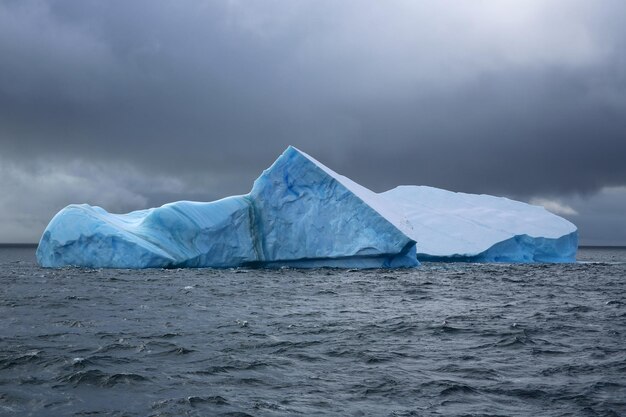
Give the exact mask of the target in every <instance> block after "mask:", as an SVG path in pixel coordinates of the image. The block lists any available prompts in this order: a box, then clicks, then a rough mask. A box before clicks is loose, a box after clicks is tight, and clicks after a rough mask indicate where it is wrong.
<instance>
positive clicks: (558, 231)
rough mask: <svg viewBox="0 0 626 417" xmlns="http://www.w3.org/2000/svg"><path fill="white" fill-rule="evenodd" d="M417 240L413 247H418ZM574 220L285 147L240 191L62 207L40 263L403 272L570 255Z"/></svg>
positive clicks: (564, 258)
mask: <svg viewBox="0 0 626 417" xmlns="http://www.w3.org/2000/svg"><path fill="white" fill-rule="evenodd" d="M416 242H417V244H416ZM576 247H577V231H576V227H575V226H574V225H572V224H571V223H569V222H568V221H566V220H564V219H562V218H560V217H558V216H556V215H554V214H551V213H549V212H547V211H545V210H544V209H543V208H540V207H534V206H530V205H528V204H524V203H520V202H516V201H512V200H507V199H503V198H497V197H491V196H484V195H480V196H479V195H471V194H460V193H453V192H449V191H445V190H439V189H436V188H430V187H398V188H395V189H393V190H390V191H387V192H385V193H380V194H377V193H374V192H372V191H370V190H368V189H367V188H365V187H362V186H360V185H359V184H357V183H355V182H353V181H351V180H350V179H348V178H346V177H344V176H341V175H339V174H337V173H335V172H334V171H332V170H331V169H329V168H328V167H326V166H324V165H323V164H321V163H320V162H318V161H316V160H315V159H314V158H312V157H310V156H309V155H307V154H305V153H304V152H301V151H299V150H298V149H296V148H293V147H289V148H287V150H286V151H285V152H284V153H283V154H282V155H281V156H280V157H279V158H278V159H277V160H276V161H275V162H274V164H273V165H272V166H271V167H270V168H268V169H267V170H265V171H264V172H263V174H262V175H261V176H260V177H259V178H258V179H257V180H256V181H255V182H254V186H253V188H252V191H251V192H250V193H249V194H246V195H242V196H234V197H228V198H224V199H222V200H218V201H214V202H210V203H201V202H189V201H180V202H176V203H170V204H166V205H164V206H162V207H158V208H153V209H147V210H139V211H134V212H131V213H128V214H111V213H108V212H106V211H105V210H104V209H102V208H100V207H95V206H89V205H87V204H81V205H70V206H68V207H66V208H64V209H63V210H61V211H60V212H59V213H57V215H56V216H54V218H53V219H52V220H51V221H50V224H49V225H48V227H47V228H46V230H45V231H44V233H43V236H42V238H41V241H40V243H39V247H38V248H37V260H38V262H39V264H40V265H42V266H44V267H61V266H66V265H75V266H85V267H95V268H98V267H109V268H154V267H165V268H175V267H216V268H225V267H239V266H244V267H282V266H290V267H303V268H311V267H326V266H328V267H346V268H379V267H391V268H394V267H412V266H416V265H418V264H419V262H418V259H423V260H453V261H455V260H463V261H484V262H491V261H496V262H497V261H504V262H532V261H539V262H567V261H573V260H574V259H575V254H576Z"/></svg>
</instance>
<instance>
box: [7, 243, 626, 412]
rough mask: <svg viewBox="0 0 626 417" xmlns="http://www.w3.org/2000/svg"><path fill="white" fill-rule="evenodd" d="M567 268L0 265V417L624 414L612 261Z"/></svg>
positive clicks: (619, 298) (12, 255)
mask: <svg viewBox="0 0 626 417" xmlns="http://www.w3.org/2000/svg"><path fill="white" fill-rule="evenodd" d="M579 258H580V259H581V260H584V261H591V262H592V263H578V264H570V265H471V264H425V265H423V266H422V267H421V268H419V269H415V270H400V271H384V270H376V271H343V270H314V271H299V270H278V271H265V270H226V271H215V270H144V271H130V270H84V269H63V270H45V269H40V268H38V267H37V266H36V265H35V263H34V259H33V249H6V248H5V249H0V280H1V282H0V283H1V285H0V314H1V318H2V320H1V321H0V415H19V416H27V415H36V416H46V415H49V416H73V415H74V416H99V415H114V416H115V415H119V416H187V415H188V416H205V415H231V416H244V415H253V416H274V415H277V416H280V415H284V416H292V415H355V416H363V415H374V416H385V415H396V416H405V415H406V416H409V415H418V416H421V415H425V416H430V415H442V416H453V415H507V416H514V415H524V416H537V415H541V416H561V415H573V416H585V415H589V416H596V415H606V416H617V415H626V263H624V262H626V250H612V251H611V250H600V249H598V250H591V249H583V250H581V252H580V256H579Z"/></svg>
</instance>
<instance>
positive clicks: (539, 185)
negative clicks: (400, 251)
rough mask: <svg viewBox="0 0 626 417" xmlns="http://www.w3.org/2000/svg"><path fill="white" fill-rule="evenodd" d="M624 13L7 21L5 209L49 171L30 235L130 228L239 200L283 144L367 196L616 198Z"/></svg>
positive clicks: (335, 13) (145, 10)
mask: <svg viewBox="0 0 626 417" xmlns="http://www.w3.org/2000/svg"><path fill="white" fill-rule="evenodd" d="M624 12H626V5H625V4H624V3H623V2H621V1H603V2H593V3H591V2H582V1H581V2H576V1H557V2H550V3H549V4H548V3H546V2H543V1H525V2H519V1H510V2H509V1H500V2H495V1H494V2H478V3H477V2H466V3H465V2H445V1H444V2H441V1H438V2H410V1H396V2H385V3H379V2H360V1H359V2H356V1H355V2H351V1H345V2H333V1H315V2H313V1H311V2H307V1H303V2H289V1H268V2H239V1H224V2H201V1H190V2H179V3H174V2H165V1H162V2H161V1H133V2H122V1H117V2H116V1H113V2H97V1H80V2H70V1H45V2H44V1H19V2H18V1H14V2H4V3H2V5H0V56H1V57H2V59H0V163H2V161H3V160H4V161H5V165H6V164H7V162H6V161H11V169H10V170H9V169H8V168H6V169H5V171H6V172H9V171H10V173H11V175H8V174H7V175H5V179H4V184H3V188H4V190H5V195H9V194H10V193H9V192H8V190H14V192H15V193H16V194H15V195H13V194H11V197H10V198H9V197H5V198H4V204H5V206H9V205H10V206H11V207H13V210H17V209H16V208H15V207H17V206H19V204H18V203H16V201H18V200H19V199H20V198H21V199H23V200H24V201H28V200H30V199H32V198H34V197H33V196H27V195H25V194H24V193H22V194H19V195H18V194H17V193H18V192H19V191H18V190H19V189H23V188H24V187H23V186H20V185H19V184H22V183H23V182H25V181H26V182H28V181H29V183H30V184H32V185H31V188H32V193H33V194H37V193H38V191H36V190H39V189H41V188H43V187H44V185H41V184H44V182H45V181H43V178H44V176H45V175H48V176H49V173H50V172H54V173H56V176H53V177H54V178H57V179H58V181H57V182H55V183H46V185H45V187H46V189H47V190H48V191H46V194H47V193H50V195H52V194H54V193H55V191H54V190H56V189H58V188H63V189H64V192H63V193H61V194H62V195H66V197H65V198H63V199H58V198H57V199H55V200H54V201H57V200H58V201H57V202H56V203H54V204H53V203H49V204H48V206H47V208H46V209H45V210H44V209H42V211H41V212H37V213H33V214H32V216H33V218H42V219H44V218H45V219H46V220H47V219H48V218H49V216H50V215H51V214H53V212H54V210H56V209H57V208H56V207H57V206H58V205H61V204H62V203H67V202H70V201H84V200H81V198H82V199H88V200H89V199H92V200H93V199H96V202H98V201H99V203H100V204H103V205H106V206H107V208H110V207H111V206H112V207H114V208H118V209H119V210H120V211H121V210H124V209H128V208H129V207H128V206H129V204H130V206H132V207H131V208H140V207H141V206H145V205H153V204H161V203H163V202H165V201H167V200H168V199H177V198H189V199H192V198H194V199H195V198H197V199H212V198H216V197H219V196H223V195H227V194H233V193H242V192H246V191H247V190H248V189H249V188H250V186H251V182H252V180H253V179H254V178H255V177H256V175H258V173H259V172H260V171H261V170H262V169H263V168H265V167H267V166H268V165H269V164H270V163H271V162H272V161H273V160H274V159H275V157H276V156H277V155H278V154H279V153H280V152H281V151H282V150H283V149H284V148H285V147H286V146H287V145H289V144H293V145H295V146H298V147H300V148H302V149H303V150H305V151H307V152H309V153H311V154H313V155H314V156H316V157H317V158H318V159H320V160H321V161H323V162H325V163H327V164H328V165H329V166H331V167H332V168H334V169H336V170H337V171H339V172H341V173H343V174H346V175H348V176H350V177H353V178H354V179H355V180H357V181H358V182H361V183H363V184H364V185H366V186H369V187H370V188H373V189H375V190H382V189H386V188H389V187H392V186H395V185H397V184H400V183H405V184H406V183H410V184H429V185H434V186H440V187H445V188H449V189H455V190H463V191H469V192H486V193H497V194H506V195H511V196H515V197H519V198H531V197H532V196H536V195H550V196H559V195H572V194H590V193H594V192H597V191H598V190H601V189H603V187H607V186H619V185H624V184H626V164H624V155H626V139H624V138H626V121H625V120H626V117H624V115H625V114H626V71H625V69H626V57H625V54H626V41H625V39H626V29H624V26H623V24H622V16H624V15H625V14H624ZM72 164H74V165H72ZM88 165H93V166H94V167H96V168H92V169H91V170H88V169H83V168H81V169H74V168H72V169H70V170H69V171H68V168H67V167H68V166H70V167H72V166H79V167H85V166H88ZM38 172H39V173H40V175H39V176H38V174H37V173H38ZM120 172H126V173H127V175H126V176H124V177H123V178H122V177H121V176H120V175H119V173H120ZM81 176H82V177H83V179H84V181H86V182H87V183H85V184H82V185H80V187H86V186H91V187H99V188H101V189H102V188H107V187H108V189H116V190H118V191H117V192H113V193H109V194H106V193H105V196H100V197H98V196H97V195H93V196H91V197H90V195H86V194H85V193H84V192H82V193H81V192H78V191H74V192H72V191H71V190H77V189H78V188H79V186H78V185H76V184H77V183H76V181H74V180H72V181H74V182H72V181H70V182H67V181H66V180H67V178H80V177H81ZM27 178H28V180H26V179H27ZM153 178H160V179H159V180H158V181H157V180H155V181H156V182H154V183H153V182H152V179H153ZM64 181H65V182H64ZM79 182H80V181H79ZM38 184H40V185H39V186H38ZM163 184H176V186H175V187H171V188H168V187H167V186H163ZM38 187H39V188H38ZM116 187H117V188H116ZM68 190H69V191H68ZM122 190H125V191H122ZM125 193H128V194H125ZM39 194H41V193H39ZM54 195H56V194H54ZM116 195H117V197H116ZM130 195H133V196H137V198H136V199H134V198H131V197H130ZM50 198H52V197H50ZM98 198H100V200H98ZM123 198H126V199H127V200H126V201H127V203H122V202H121V200H122V199H123ZM50 201H51V200H50ZM90 201H91V200H90ZM128 201H130V202H132V203H128ZM9 202H11V203H10V204H9ZM1 204H2V201H0V205H1ZM16 205H17V206H16ZM5 215H6V214H5ZM41 222H43V220H41V221H40V223H41ZM16 233H17V232H16ZM37 233H39V231H37ZM18 234H19V233H18Z"/></svg>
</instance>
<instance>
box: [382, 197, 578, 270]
mask: <svg viewBox="0 0 626 417" xmlns="http://www.w3.org/2000/svg"><path fill="white" fill-rule="evenodd" d="M379 195H380V197H382V198H383V199H385V200H387V201H388V202H389V203H391V204H394V206H395V207H397V208H398V209H399V210H400V211H401V212H402V213H403V214H404V215H405V216H406V218H407V219H408V220H409V222H410V224H411V226H412V230H411V231H409V232H408V233H407V234H408V236H410V237H412V238H413V239H415V240H416V241H417V257H418V259H420V260H439V261H474V262H573V261H575V260H576V250H577V248H578V231H577V229H576V226H574V225H573V224H572V223H570V222H569V221H567V220H565V219H563V218H562V217H559V216H557V215H555V214H552V213H550V212H549V211H547V210H546V209H544V208H543V207H539V206H533V205H530V204H526V203H522V202H519V201H514V200H510V199H508V198H504V197H494V196H490V195H484V194H482V195H477V194H466V193H457V192H452V191H446V190H442V189H438V188H433V187H426V186H400V187H397V188H394V189H392V190H389V191H386V192H384V193H381V194H379Z"/></svg>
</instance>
